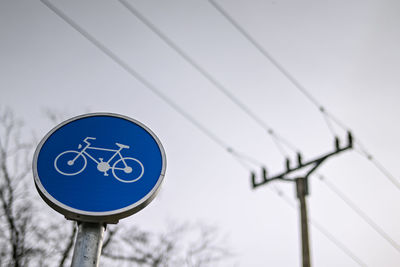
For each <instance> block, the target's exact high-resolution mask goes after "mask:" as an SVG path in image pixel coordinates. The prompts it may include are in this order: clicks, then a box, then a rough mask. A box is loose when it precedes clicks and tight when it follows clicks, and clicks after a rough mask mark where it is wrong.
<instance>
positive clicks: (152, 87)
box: [40, 0, 248, 166]
mask: <svg viewBox="0 0 400 267" xmlns="http://www.w3.org/2000/svg"><path fill="white" fill-rule="evenodd" d="M40 1H41V2H42V3H43V4H44V5H46V6H47V7H48V8H49V9H50V10H52V11H53V12H54V13H55V14H56V15H58V16H59V17H60V18H62V19H63V20H64V21H65V22H66V23H67V24H69V25H70V26H71V27H72V28H74V29H75V30H76V31H77V32H79V33H80V34H81V35H82V36H83V37H85V38H86V39H87V40H88V41H89V42H91V43H92V44H93V45H94V46H95V47H97V48H98V49H99V50H100V51H102V52H103V53H104V54H105V55H107V56H108V57H109V58H111V59H112V60H113V61H114V62H115V63H117V64H118V65H119V66H120V67H122V68H123V69H124V70H125V71H126V72H127V73H128V74H130V75H131V76H132V77H134V78H135V79H137V80H138V81H139V82H141V83H142V84H143V85H144V86H145V87H146V88H147V89H149V90H150V91H152V92H153V93H154V94H155V95H157V96H158V97H159V98H161V99H162V100H163V101H164V102H165V103H167V104H168V105H169V106H170V107H171V108H172V109H174V110H175V111H176V112H178V113H179V114H180V115H181V116H183V117H184V118H185V119H186V120H187V121H189V122H190V123H192V125H194V126H195V127H196V128H197V129H199V130H200V131H201V132H202V133H203V134H205V135H206V136H207V137H209V138H210V139H211V140H212V141H214V143H216V144H217V145H218V146H220V147H222V148H223V149H224V150H225V151H227V152H228V153H230V154H232V155H234V158H235V159H236V160H239V159H241V160H242V161H243V160H244V156H243V155H244V153H239V152H236V150H234V149H233V148H232V147H230V146H229V145H227V144H226V143H225V142H224V141H222V139H220V138H219V137H217V136H216V135H215V134H213V133H212V132H211V131H210V130H208V129H207V128H206V127H205V126H204V125H202V124H201V123H200V122H198V121H197V120H195V119H194V118H193V117H192V116H191V115H189V114H188V113H187V112H185V110H183V109H182V108H181V107H180V106H179V105H177V104H176V103H175V102H173V101H172V100H171V99H170V98H168V97H167V96H166V95H165V94H163V93H162V92H161V90H159V89H158V88H157V87H156V86H155V85H154V84H152V83H151V82H149V81H148V80H147V79H146V78H144V77H143V76H142V75H141V74H139V73H138V72H137V71H135V70H134V69H133V68H132V67H130V66H129V65H128V64H127V63H126V62H124V61H123V60H122V59H121V58H120V57H118V56H117V55H116V54H115V53H114V52H112V51H111V50H110V49H108V48H107V47H106V46H105V45H103V44H102V43H101V42H100V41H99V40H97V39H96V38H95V37H94V36H93V35H91V34H90V33H89V32H87V31H86V30H85V29H83V28H82V27H81V26H79V25H78V24H77V23H76V22H75V21H73V20H72V19H71V18H70V17H69V16H68V15H67V14H65V13H64V12H63V11H62V10H60V9H59V8H57V7H56V6H55V5H53V4H52V3H50V2H49V1H48V0H40ZM247 160H248V159H247ZM240 163H241V166H244V165H243V162H240Z"/></svg>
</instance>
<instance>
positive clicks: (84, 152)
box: [72, 137, 126, 167]
mask: <svg viewBox="0 0 400 267" xmlns="http://www.w3.org/2000/svg"><path fill="white" fill-rule="evenodd" d="M89 139H92V140H95V139H96V138H94V137H86V138H85V139H84V140H83V142H84V143H86V146H85V147H84V148H83V149H82V150H81V151H79V154H78V155H77V156H76V157H75V158H74V159H73V160H72V161H73V162H75V160H76V159H77V158H78V157H80V156H81V155H82V154H85V155H86V156H87V157H89V158H90V159H91V160H93V161H94V162H96V164H100V162H104V161H102V158H100V161H98V160H96V159H95V158H94V157H92V155H90V154H89V153H88V152H86V150H87V149H91V150H101V151H109V152H115V153H114V155H112V156H111V157H110V159H109V160H108V161H106V163H108V164H110V162H111V161H112V160H113V159H114V158H115V156H117V155H118V156H119V158H121V159H122V158H123V157H122V155H121V150H122V149H124V147H123V146H120V148H119V149H109V148H101V147H93V146H90V145H91V143H90V142H89V141H88V140H89ZM122 162H123V163H124V165H125V167H126V163H125V161H124V160H123V161H122Z"/></svg>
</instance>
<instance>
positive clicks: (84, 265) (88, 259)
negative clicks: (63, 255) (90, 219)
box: [71, 222, 105, 267]
mask: <svg viewBox="0 0 400 267" xmlns="http://www.w3.org/2000/svg"><path fill="white" fill-rule="evenodd" d="M104 230H105V226H104V224H101V223H87V222H81V223H79V225H78V235H77V236H76V242H75V248H74V255H73V256H72V263H71V267H97V266H99V260H100V254H101V247H102V245H103V234H104Z"/></svg>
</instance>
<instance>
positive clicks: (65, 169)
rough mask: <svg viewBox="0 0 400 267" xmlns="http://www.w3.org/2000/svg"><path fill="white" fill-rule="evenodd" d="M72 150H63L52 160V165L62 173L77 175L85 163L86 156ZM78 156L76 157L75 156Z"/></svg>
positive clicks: (84, 166)
mask: <svg viewBox="0 0 400 267" xmlns="http://www.w3.org/2000/svg"><path fill="white" fill-rule="evenodd" d="M78 154H79V152H78V151H74V150H68V151H64V152H62V153H61V154H59V155H58V156H57V157H56V159H55V160H54V167H55V168H56V170H57V171H58V172H59V173H61V174H62V175H70V176H71V175H77V174H79V173H81V172H82V171H83V170H84V169H85V168H86V164H87V160H86V157H85V156H83V155H82V154H80V155H79V156H78ZM77 156H78V157H77Z"/></svg>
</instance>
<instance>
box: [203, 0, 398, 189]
mask: <svg viewBox="0 0 400 267" xmlns="http://www.w3.org/2000/svg"><path fill="white" fill-rule="evenodd" d="M208 1H209V3H210V4H211V5H212V6H213V7H214V8H215V9H216V10H218V11H219V13H220V14H221V15H222V16H223V17H225V18H226V20H228V21H229V22H230V23H231V24H232V26H233V27H234V28H235V29H236V30H237V31H239V32H240V33H241V34H242V35H243V36H244V37H245V38H246V39H247V40H248V41H249V42H250V43H251V44H252V45H253V46H254V47H255V48H256V49H257V50H258V51H259V52H260V53H261V54H262V55H263V56H264V57H265V58H266V59H268V60H269V61H270V62H271V63H272V65H274V66H275V67H276V68H277V69H278V70H279V71H280V72H281V73H282V74H283V75H284V76H285V77H286V78H287V79H288V80H289V81H290V82H291V83H292V84H293V85H294V86H295V87H296V88H297V89H298V90H299V91H300V92H302V93H303V94H304V95H305V96H306V97H307V98H308V99H309V100H310V101H311V102H312V103H313V104H314V105H315V106H316V107H317V108H318V110H319V111H320V112H321V113H322V115H323V116H324V119H325V121H326V123H327V124H328V128H329V130H330V131H331V132H332V134H333V135H336V132H335V131H334V129H333V126H332V124H331V123H330V120H331V121H334V122H335V123H336V124H337V125H338V126H340V127H341V128H342V129H343V130H345V131H349V127H347V126H346V125H345V124H344V123H343V122H342V121H340V120H339V119H338V118H337V117H336V116H334V115H333V114H332V113H331V112H329V111H327V110H326V108H325V107H324V106H323V105H321V104H320V103H319V102H318V101H317V99H316V98H315V97H314V96H313V95H312V94H311V93H310V92H309V91H308V90H307V89H306V87H304V86H303V85H302V84H301V83H300V82H299V81H298V80H297V79H296V78H295V77H294V76H293V75H292V74H290V72H289V71H288V70H287V69H286V68H284V67H283V65H282V64H280V63H279V62H278V61H277V60H276V59H275V58H274V57H273V56H272V55H271V54H270V53H268V52H267V50H266V49H265V48H263V47H262V46H261V45H260V44H259V43H258V42H257V41H256V40H255V39H254V38H253V37H252V36H251V35H250V34H249V33H248V32H247V31H246V30H245V29H244V28H243V27H241V26H240V25H239V23H238V22H236V20H235V19H234V18H233V17H232V16H230V15H229V14H228V13H227V12H226V11H225V10H224V9H223V8H222V7H221V5H219V4H218V3H217V2H216V1H215V0H208ZM355 143H356V144H357V145H358V146H360V147H361V148H362V150H363V151H366V149H365V146H363V145H362V144H361V142H360V141H359V139H358V138H355ZM363 156H364V157H365V158H366V159H368V160H369V161H370V162H371V163H372V164H373V165H374V166H375V167H376V168H377V169H378V170H379V171H380V172H381V173H382V174H383V175H384V176H385V177H386V178H387V179H388V180H389V181H390V182H391V183H392V184H393V185H394V186H396V188H397V189H399V190H400V183H399V181H398V178H395V177H394V175H393V174H391V173H390V172H389V170H388V169H386V168H385V167H384V166H383V165H382V164H381V163H380V162H379V161H377V160H376V159H374V158H373V157H372V155H371V154H369V153H363Z"/></svg>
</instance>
